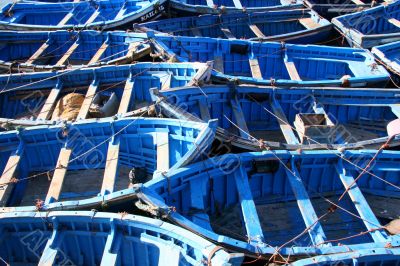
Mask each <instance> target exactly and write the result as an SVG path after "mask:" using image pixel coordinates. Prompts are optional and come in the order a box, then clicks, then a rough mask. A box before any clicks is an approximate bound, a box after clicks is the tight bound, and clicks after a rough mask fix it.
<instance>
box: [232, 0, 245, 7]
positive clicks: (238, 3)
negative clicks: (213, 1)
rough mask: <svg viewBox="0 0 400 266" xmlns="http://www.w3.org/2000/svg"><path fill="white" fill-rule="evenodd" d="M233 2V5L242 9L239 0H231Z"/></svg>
mask: <svg viewBox="0 0 400 266" xmlns="http://www.w3.org/2000/svg"><path fill="white" fill-rule="evenodd" d="M233 4H234V5H235V7H236V8H237V9H243V6H242V3H241V2H240V0H233Z"/></svg>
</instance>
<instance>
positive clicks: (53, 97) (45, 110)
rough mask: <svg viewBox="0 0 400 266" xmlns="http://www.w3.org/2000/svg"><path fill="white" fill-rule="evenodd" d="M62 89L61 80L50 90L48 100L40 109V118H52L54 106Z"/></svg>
mask: <svg viewBox="0 0 400 266" xmlns="http://www.w3.org/2000/svg"><path fill="white" fill-rule="evenodd" d="M61 89H62V85H61V82H58V83H57V85H56V87H55V88H53V89H52V90H51V91H50V94H49V96H48V97H47V99H46V102H45V103H44V105H43V107H42V109H41V110H40V113H39V115H38V117H37V118H38V119H39V120H48V119H50V115H51V112H52V110H53V109H54V106H55V104H56V101H57V98H58V95H59V94H60V92H61Z"/></svg>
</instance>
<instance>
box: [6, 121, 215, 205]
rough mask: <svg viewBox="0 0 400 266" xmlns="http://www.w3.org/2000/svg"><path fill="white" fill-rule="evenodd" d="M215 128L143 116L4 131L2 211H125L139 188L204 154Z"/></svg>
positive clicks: (212, 124)
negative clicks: (137, 185) (158, 174)
mask: <svg viewBox="0 0 400 266" xmlns="http://www.w3.org/2000/svg"><path fill="white" fill-rule="evenodd" d="M215 127H216V125H215V121H210V123H208V124H204V123H196V122H188V121H184V122H182V121H179V120H173V119H161V118H140V117H136V118H133V119H117V120H115V119H99V120H95V121H83V122H76V123H67V124H65V125H64V126H62V125H61V126H38V127H30V128H27V129H24V130H20V131H18V132H17V131H9V132H6V133H1V134H0V159H1V161H0V171H1V173H2V177H1V179H0V184H1V186H2V188H3V189H2V190H1V192H0V198H1V200H0V205H1V206H2V207H4V208H2V210H1V211H2V212H9V211H19V210H21V211H35V210H49V211H50V210H55V209H59V210H66V209H75V210H76V209H86V210H87V209H101V208H105V209H107V202H109V203H110V209H111V210H121V209H120V208H119V209H118V206H115V205H120V207H121V204H125V205H123V206H124V207H125V209H124V211H126V210H128V207H130V208H132V207H133V205H132V204H130V203H131V201H130V200H132V199H133V198H135V197H136V196H135V193H134V190H132V189H131V187H132V185H133V183H135V182H142V181H144V180H146V179H149V178H151V176H152V175H153V173H156V172H158V171H161V172H166V171H169V170H171V169H174V168H179V167H182V166H184V165H185V164H188V163H190V162H192V161H196V160H198V159H200V158H201V157H202V156H205V155H204V154H207V152H208V150H209V148H210V145H211V143H212V142H213V140H214V134H215ZM132 169H134V170H132ZM131 170H132V171H133V172H132V171H131ZM128 173H130V174H128ZM138 180H139V181H138ZM140 180H141V181H140Z"/></svg>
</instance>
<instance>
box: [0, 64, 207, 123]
mask: <svg viewBox="0 0 400 266" xmlns="http://www.w3.org/2000/svg"><path fill="white" fill-rule="evenodd" d="M210 72H211V66H210V65H207V64H202V63H136V64H134V65H123V66H104V67H97V68H85V69H78V70H73V71H71V70H64V71H58V72H39V73H28V74H26V73H24V74H12V75H1V76H0V88H1V91H0V105H1V106H2V108H1V109H0V129H1V128H2V129H3V130H4V129H13V128H15V127H18V126H32V125H46V124H47V125H52V124H54V123H59V122H60V121H63V120H68V121H75V120H81V119H89V118H104V117H111V116H115V115H117V116H125V117H126V116H139V115H146V116H149V115H151V114H152V113H154V112H153V111H152V109H151V107H149V106H150V105H151V104H152V99H151V96H150V93H149V88H158V89H168V88H175V87H181V86H185V85H194V84H198V83H199V82H206V81H207V78H208V76H209V74H210ZM153 115H154V114H153Z"/></svg>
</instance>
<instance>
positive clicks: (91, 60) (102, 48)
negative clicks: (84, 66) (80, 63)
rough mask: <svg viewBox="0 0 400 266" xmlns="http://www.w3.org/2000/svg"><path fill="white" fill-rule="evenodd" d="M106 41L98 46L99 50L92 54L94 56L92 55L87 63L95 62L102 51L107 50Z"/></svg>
mask: <svg viewBox="0 0 400 266" xmlns="http://www.w3.org/2000/svg"><path fill="white" fill-rule="evenodd" d="M108 46H109V45H108V41H105V42H104V43H103V44H102V45H101V46H100V48H99V50H97V52H96V53H95V54H94V56H93V57H92V59H90V61H89V63H88V65H92V64H95V63H97V62H98V61H99V60H100V58H101V56H102V55H103V54H104V52H105V51H106V50H107V48H108Z"/></svg>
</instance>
